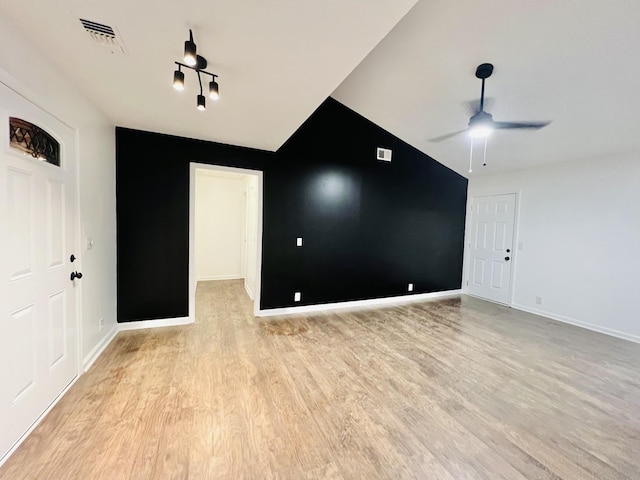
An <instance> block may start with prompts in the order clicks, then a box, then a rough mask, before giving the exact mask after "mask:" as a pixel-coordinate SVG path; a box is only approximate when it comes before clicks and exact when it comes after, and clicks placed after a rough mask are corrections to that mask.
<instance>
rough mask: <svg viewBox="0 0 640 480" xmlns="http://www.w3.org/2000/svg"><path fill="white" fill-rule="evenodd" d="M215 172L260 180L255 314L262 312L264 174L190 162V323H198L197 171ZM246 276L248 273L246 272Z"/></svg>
mask: <svg viewBox="0 0 640 480" xmlns="http://www.w3.org/2000/svg"><path fill="white" fill-rule="evenodd" d="M197 169H202V170H214V171H219V172H231V173H239V174H242V175H252V176H255V177H257V178H258V192H257V195H258V226H257V227H258V228H257V232H258V235H257V237H258V238H257V241H256V250H257V251H256V272H255V273H256V284H255V290H254V292H253V294H254V299H253V314H254V315H256V316H257V315H258V312H259V311H260V292H261V285H262V222H263V218H262V213H263V191H264V189H263V172H262V170H250V169H247V168H237V167H225V166H222V165H211V164H208V163H198V162H189V323H194V322H195V321H196V285H197V281H196V262H195V252H196V250H195V245H196V235H195V225H196V222H195V219H196V170H197ZM245 275H246V271H245Z"/></svg>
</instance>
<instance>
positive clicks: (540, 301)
mask: <svg viewBox="0 0 640 480" xmlns="http://www.w3.org/2000/svg"><path fill="white" fill-rule="evenodd" d="M536 305H542V297H536Z"/></svg>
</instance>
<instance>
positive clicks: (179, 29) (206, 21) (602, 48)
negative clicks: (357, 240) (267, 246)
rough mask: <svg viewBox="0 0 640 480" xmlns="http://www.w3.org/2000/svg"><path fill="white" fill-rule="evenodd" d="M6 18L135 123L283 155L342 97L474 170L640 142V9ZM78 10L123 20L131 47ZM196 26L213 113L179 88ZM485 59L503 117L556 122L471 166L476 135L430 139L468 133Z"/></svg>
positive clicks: (52, 9)
mask: <svg viewBox="0 0 640 480" xmlns="http://www.w3.org/2000/svg"><path fill="white" fill-rule="evenodd" d="M414 5H415V6H414ZM412 7H413V8H412ZM0 13H1V14H2V15H5V16H7V17H9V18H10V19H11V21H13V22H14V23H15V24H17V25H18V26H19V27H20V28H22V29H23V30H24V32H25V33H26V34H27V35H28V36H29V38H31V39H32V40H33V42H34V43H35V44H36V45H37V46H38V47H39V48H40V49H41V50H42V51H43V52H45V53H46V54H47V55H48V56H49V57H50V58H52V60H53V61H54V62H55V63H56V64H57V65H58V66H59V67H60V68H61V69H62V70H63V71H64V72H65V73H66V74H67V76H68V77H69V79H70V81H72V82H74V83H75V84H76V85H77V88H78V89H80V90H81V91H83V92H84V93H85V94H86V95H87V96H88V97H89V98H90V99H91V100H92V101H93V102H94V103H95V104H96V106H97V107H98V108H99V109H101V110H102V111H103V112H104V113H105V115H106V116H107V117H108V118H109V119H110V120H111V121H113V123H114V124H116V125H121V126H125V127H130V128H139V129H144V130H151V131H156V132H161V133H168V134H173V135H181V136H187V137H192V138H199V139H204V140H213V141H217V142H223V143H230V144H235V145H243V146H250V147H256V148H262V149H266V150H277V149H278V148H279V147H280V146H281V145H282V144H283V143H284V142H285V141H286V140H287V138H289V136H290V135H291V134H292V133H293V132H294V131H295V130H296V129H297V128H298V127H299V126H300V125H301V124H302V122H304V120H305V119H306V118H307V117H308V116H309V115H310V114H311V113H312V112H313V111H314V110H315V108H316V107H317V106H318V105H320V103H321V102H322V101H323V100H324V99H325V98H326V97H327V96H329V95H332V96H333V97H334V98H336V99H337V100H339V101H340V102H342V103H344V104H345V105H347V106H348V107H350V108H352V109H354V110H355V111H357V112H358V113H360V114H362V115H364V116H365V117H367V118H369V119H370V120H372V121H373V122H375V123H377V124H378V125H380V126H382V127H383V128H385V129H387V130H389V131H390V132H392V133H394V134H395V135H397V136H398V137H400V138H401V139H403V140H405V141H406V142H408V143H410V144H412V145H413V146H415V147H417V148H419V149H420V150H422V151H423V152H425V153H427V154H428V155H431V156H432V157H434V158H435V159H436V160H438V161H440V162H442V163H444V164H445V165H447V166H449V167H450V168H452V169H454V170H455V171H457V172H459V173H461V174H463V175H465V176H473V175H479V174H483V173H493V172H498V171H505V170H514V169H522V168H528V167H532V166H536V165H543V164H546V163H555V162H562V161H569V160H580V159H587V158H594V157H603V158H605V157H607V156H610V155H616V154H623V153H629V152H637V151H640V135H638V134H637V133H636V129H637V125H640V95H639V94H638V87H637V83H638V78H640V56H639V55H637V48H638V44H639V40H640V27H638V25H640V7H639V6H638V5H637V4H636V2H627V1H622V0H620V1H617V0H616V1H613V2H578V1H577V0H565V1H562V2H557V1H551V0H542V1H536V2H532V1H530V0H508V1H507V0H485V1H484V2H477V1H474V0H457V1H455V2H451V1H446V0H420V1H418V2H417V3H416V0H347V1H345V0H325V1H310V0H302V1H301V0H281V1H278V2H263V1H258V0H247V1H243V2H238V1H232V0H218V1H216V2H201V1H196V0H188V1H181V2H176V1H168V0H159V1H154V2H141V1H134V2H132V1H125V0H112V1H110V2H88V1H79V0H57V1H56V2H48V1H45V0H29V1H22V2H17V1H14V0H0ZM80 18H85V19H88V20H92V21H95V22H99V23H103V24H107V25H110V26H112V27H114V28H115V29H116V31H117V33H118V36H119V38H120V39H121V40H122V42H123V43H124V46H125V49H126V53H125V54H121V53H112V50H113V49H109V48H106V47H104V46H101V45H98V44H96V43H94V42H93V41H92V40H91V38H90V37H89V35H88V34H87V33H86V32H85V30H84V29H83V27H82V25H81V23H80V21H79V19H80ZM190 28H191V29H193V32H194V36H195V41H196V43H197V45H198V51H199V53H200V54H202V55H204V56H205V57H206V58H207V59H208V61H209V67H208V68H207V70H208V71H212V72H214V73H217V74H218V75H219V83H220V93H221V99H220V100H219V101H218V102H216V103H213V102H212V101H209V103H208V108H207V110H206V111H205V112H199V111H197V110H196V108H195V102H196V94H197V91H198V83H197V77H196V76H195V75H194V74H193V72H187V73H186V79H185V84H186V88H185V91H183V92H176V91H174V90H173V88H172V87H171V82H172V75H173V70H174V63H173V62H174V61H175V60H179V59H180V57H181V54H182V48H183V42H184V41H185V40H186V39H187V36H188V30H189V29H190ZM4 48H6V46H5V47H4ZM483 62H491V63H493V64H494V65H495V70H494V73H493V76H492V77H491V78H489V79H488V81H487V92H486V94H487V96H488V97H490V98H491V99H493V101H491V102H489V105H488V108H487V110H488V111H489V112H490V113H492V114H493V115H494V119H496V120H504V121H527V120H541V121H543V120H552V123H551V125H549V126H548V127H546V128H544V129H542V130H538V131H497V132H494V134H493V135H492V136H491V137H490V138H489V141H488V146H487V160H488V165H487V167H479V163H478V162H477V160H478V158H479V156H482V148H478V149H477V150H476V153H475V159H476V160H475V163H476V165H475V168H474V172H473V173H472V174H469V173H467V169H468V161H469V148H470V141H469V139H468V137H467V136H466V135H459V136H456V137H453V138H451V139H448V140H445V141H442V142H439V143H434V142H431V141H430V139H431V138H434V137H438V136H440V135H443V134H446V133H448V132H453V131H457V130H461V129H464V128H465V127H466V125H467V121H468V118H469V116H470V112H469V111H468V106H467V105H466V103H467V102H469V101H472V100H476V99H477V98H478V97H479V94H480V81H479V80H478V79H476V78H475V77H474V72H475V68H476V66H477V65H478V64H480V63H483Z"/></svg>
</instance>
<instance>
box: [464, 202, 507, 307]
mask: <svg viewBox="0 0 640 480" xmlns="http://www.w3.org/2000/svg"><path fill="white" fill-rule="evenodd" d="M515 204H516V196H515V194H513V193H512V194H508V195H493V196H489V197H475V198H474V199H473V201H472V213H471V235H470V239H469V274H468V277H467V285H468V287H467V293H469V294H470V295H474V296H477V297H481V298H484V299H486V300H491V301H494V302H499V303H505V304H508V303H509V300H510V298H511V266H512V264H513V260H512V258H513V223H514V219H515Z"/></svg>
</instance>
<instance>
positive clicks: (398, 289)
mask: <svg viewBox="0 0 640 480" xmlns="http://www.w3.org/2000/svg"><path fill="white" fill-rule="evenodd" d="M377 147H384V148H390V149H391V150H393V159H392V162H391V163H387V162H382V161H379V160H376V148H377ZM192 161H194V162H199V163H209V164H217V165H225V166H235V167H241V168H250V169H254V170H262V171H263V172H264V177H263V178H264V192H263V194H264V211H263V240H262V241H263V243H262V274H261V277H262V295H261V299H260V305H261V308H263V309H267V308H277V307H288V306H298V305H310V304H319V303H331V302H341V301H349V300H360V299H371V298H380V297H388V296H397V295H403V294H407V284H408V283H413V284H414V292H413V293H424V292H437V291H444V290H451V289H458V288H460V286H461V281H462V254H463V237H464V219H465V206H466V192H467V180H466V179H465V178H463V177H461V176H460V175H458V174H457V173H455V172H453V171H451V170H449V169H448V168H446V167H444V166H443V165H441V164H439V163H438V162H436V161H435V160H433V159H431V158H430V157H428V156H426V155H424V154H423V153H421V152H420V151H418V150H416V149H414V148H413V147H411V146H409V145H407V144H406V143H404V142H403V141H401V140H400V139H398V138H396V137H394V136H393V135H391V134H390V133H388V132H386V131H385V130H383V129H381V128H380V127H378V126H376V125H375V124H373V123H371V122H369V121H368V120H366V119H365V118H363V117H362V116H360V115H358V114H357V113H355V112H353V111H352V110H350V109H348V108H347V107H345V106H344V105H342V104H340V103H339V102H337V101H335V100H333V99H331V98H330V99H327V100H326V101H325V102H324V103H323V104H322V105H321V106H320V107H319V108H318V109H317V110H316V112H315V113H314V114H313V115H312V116H311V117H310V118H309V119H308V120H307V121H306V122H305V123H304V124H303V125H302V126H301V127H300V128H299V129H298V131H297V132H296V133H295V134H294V135H293V136H292V137H291V138H290V139H289V140H288V141H287V142H286V144H285V145H283V147H282V148H280V150H279V151H278V152H276V153H275V154H274V153H269V152H264V151H259V150H253V149H247V148H241V147H233V146H229V145H222V144H218V143H213V142H204V141H198V140H192V139H185V138H179V137H172V136H167V135H160V134H154V133H148V132H142V131H137V130H129V129H124V128H117V129H116V163H117V173H116V175H117V177H116V181H117V187H116V188H117V228H118V321H119V322H128V321H135V320H144V319H156V318H171V317H182V316H187V315H188V285H189V281H188V260H189V258H188V256H189V163H190V162H192ZM296 237H303V238H304V246H303V247H301V248H299V247H296V245H295V240H296ZM295 291H300V292H302V301H301V302H294V301H293V294H294V292H295Z"/></svg>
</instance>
